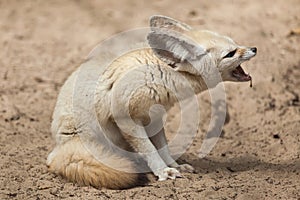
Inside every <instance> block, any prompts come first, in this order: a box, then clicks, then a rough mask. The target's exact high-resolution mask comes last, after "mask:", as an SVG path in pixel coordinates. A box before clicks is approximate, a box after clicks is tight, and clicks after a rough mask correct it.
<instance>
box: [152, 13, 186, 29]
mask: <svg viewBox="0 0 300 200" xmlns="http://www.w3.org/2000/svg"><path fill="white" fill-rule="evenodd" d="M150 28H151V30H153V29H155V28H165V29H169V30H174V31H178V32H184V31H189V30H191V29H192V28H191V27H190V26H189V25H187V24H185V23H182V22H179V21H177V20H175V19H172V18H170V17H166V16H163V15H153V16H151V17H150Z"/></svg>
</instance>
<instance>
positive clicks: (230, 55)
mask: <svg viewBox="0 0 300 200" xmlns="http://www.w3.org/2000/svg"><path fill="white" fill-rule="evenodd" d="M235 53H236V49H235V50H233V51H230V52H229V53H228V54H226V56H224V57H223V58H231V57H233V56H234V54H235Z"/></svg>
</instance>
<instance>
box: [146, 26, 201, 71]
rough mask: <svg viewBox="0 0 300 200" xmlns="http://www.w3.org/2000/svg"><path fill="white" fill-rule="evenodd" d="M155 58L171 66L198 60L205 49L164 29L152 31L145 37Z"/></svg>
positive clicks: (180, 35) (179, 34)
mask: <svg viewBox="0 0 300 200" xmlns="http://www.w3.org/2000/svg"><path fill="white" fill-rule="evenodd" d="M147 39H148V43H149V45H150V47H151V48H152V49H153V51H154V53H155V54H156V56H157V57H158V58H159V59H161V60H162V61H164V62H166V63H167V64H169V65H171V66H174V67H176V66H180V65H177V64H179V63H183V62H188V61H192V60H198V59H200V58H201V57H202V56H203V55H205V54H206V50H205V48H203V47H202V46H200V45H199V44H197V43H196V42H194V41H193V40H191V39H189V38H187V37H185V36H184V35H183V34H181V33H178V32H175V31H169V30H166V29H153V30H152V31H151V32H150V33H149V34H148V36H147ZM178 70H180V69H178Z"/></svg>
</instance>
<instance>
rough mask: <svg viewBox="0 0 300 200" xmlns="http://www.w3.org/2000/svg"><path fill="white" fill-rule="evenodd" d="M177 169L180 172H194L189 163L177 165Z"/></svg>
mask: <svg viewBox="0 0 300 200" xmlns="http://www.w3.org/2000/svg"><path fill="white" fill-rule="evenodd" d="M177 169H178V170H179V171H180V172H188V173H194V172H195V169H194V167H192V166H191V165H189V164H182V165H178V167H177Z"/></svg>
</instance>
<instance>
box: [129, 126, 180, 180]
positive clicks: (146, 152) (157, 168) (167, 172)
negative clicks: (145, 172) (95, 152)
mask: <svg viewBox="0 0 300 200" xmlns="http://www.w3.org/2000/svg"><path fill="white" fill-rule="evenodd" d="M131 130H132V131H133V132H134V133H133V134H126V133H123V135H124V137H125V138H126V140H127V141H128V142H129V143H130V144H131V146H132V147H133V148H134V150H135V151H136V152H138V153H139V154H140V155H141V156H142V157H143V158H144V159H145V160H146V162H147V164H148V166H149V168H150V169H151V171H152V172H153V173H154V175H155V176H157V177H158V180H160V181H163V180H166V179H168V178H169V179H175V178H176V177H181V174H180V172H179V171H178V170H177V169H175V168H170V167H168V166H167V165H166V163H165V162H164V160H163V159H162V158H161V157H160V155H159V153H158V151H157V149H156V148H155V146H154V145H153V144H152V142H151V140H150V139H149V137H148V135H147V133H146V131H145V129H144V128H143V127H142V126H136V127H134V128H133V129H131Z"/></svg>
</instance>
